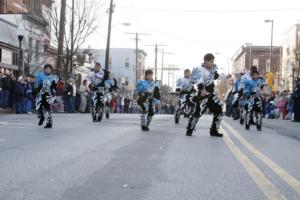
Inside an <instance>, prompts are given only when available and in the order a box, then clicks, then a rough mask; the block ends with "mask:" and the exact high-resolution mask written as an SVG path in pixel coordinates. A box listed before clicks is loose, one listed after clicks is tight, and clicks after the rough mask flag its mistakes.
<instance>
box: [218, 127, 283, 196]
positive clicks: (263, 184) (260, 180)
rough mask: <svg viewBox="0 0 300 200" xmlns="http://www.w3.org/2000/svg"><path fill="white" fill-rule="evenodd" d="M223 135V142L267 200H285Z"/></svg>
mask: <svg viewBox="0 0 300 200" xmlns="http://www.w3.org/2000/svg"><path fill="white" fill-rule="evenodd" d="M222 131H223V133H224V141H225V144H226V145H227V147H228V148H229V149H230V151H231V152H232V153H233V155H234V156H235V157H236V158H237V160H238V161H239V162H240V163H241V164H242V165H243V167H244V168H245V169H246V171H247V173H248V174H249V176H250V177H251V178H252V179H253V180H254V182H255V183H256V184H257V185H258V187H259V188H260V189H261V190H262V191H263V193H264V194H265V196H266V197H267V199H270V200H285V199H286V198H285V197H284V196H283V195H282V194H281V193H280V191H279V190H278V188H277V187H276V186H275V185H273V183H272V182H271V181H270V180H269V179H268V178H267V177H266V176H265V175H264V174H263V172H262V171H261V170H260V169H258V167H257V166H256V165H255V164H254V163H253V162H252V161H251V160H250V159H249V158H248V157H247V156H246V155H245V154H244V153H243V152H242V151H241V150H240V149H239V148H238V147H237V146H236V145H235V144H234V142H233V141H232V140H231V139H230V137H229V136H228V135H227V134H226V133H225V131H224V130H223V129H222Z"/></svg>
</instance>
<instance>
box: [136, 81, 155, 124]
mask: <svg viewBox="0 0 300 200" xmlns="http://www.w3.org/2000/svg"><path fill="white" fill-rule="evenodd" d="M159 89H160V82H159V81H148V80H138V81H137V83H136V94H137V95H139V97H138V100H137V103H138V105H139V106H140V110H141V112H142V114H141V127H142V129H143V128H148V127H149V125H150V122H151V120H152V117H153V115H154V105H153V104H154V103H157V104H158V103H160V94H159Z"/></svg>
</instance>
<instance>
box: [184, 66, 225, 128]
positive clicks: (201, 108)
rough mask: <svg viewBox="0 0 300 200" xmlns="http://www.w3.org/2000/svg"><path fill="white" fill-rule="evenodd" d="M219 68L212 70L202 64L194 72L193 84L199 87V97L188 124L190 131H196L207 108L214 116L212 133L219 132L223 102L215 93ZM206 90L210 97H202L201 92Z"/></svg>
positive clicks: (196, 99) (213, 67)
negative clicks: (215, 81) (215, 82)
mask: <svg viewBox="0 0 300 200" xmlns="http://www.w3.org/2000/svg"><path fill="white" fill-rule="evenodd" d="M218 77H219V74H218V67H217V65H213V66H212V67H211V68H208V67H206V66H205V65H204V64H202V65H201V66H200V67H196V68H194V69H193V71H192V82H193V83H195V84H196V85H197V88H198V95H197V96H195V97H194V99H193V101H194V102H195V103H196V109H195V112H194V114H193V117H191V118H190V120H189V124H188V127H187V128H188V131H189V130H194V129H195V126H196V124H197V122H198V120H199V118H200V117H201V116H202V115H203V114H204V112H205V111H206V109H207V108H209V110H210V111H211V112H212V113H213V114H214V117H213V122H212V126H211V133H212V132H217V130H218V129H219V126H220V123H221V120H222V119H221V117H222V102H221V100H220V98H219V97H218V96H217V95H216V94H215V93H214V80H216V79H218ZM202 90H205V91H206V92H207V93H208V95H207V96H204V97H203V96H201V91H202Z"/></svg>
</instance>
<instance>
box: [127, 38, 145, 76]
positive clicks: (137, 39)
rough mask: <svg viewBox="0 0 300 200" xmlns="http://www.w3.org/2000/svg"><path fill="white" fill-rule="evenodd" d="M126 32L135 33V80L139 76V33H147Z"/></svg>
mask: <svg viewBox="0 0 300 200" xmlns="http://www.w3.org/2000/svg"><path fill="white" fill-rule="evenodd" d="M126 34H134V35H135V38H134V40H135V77H136V81H137V80H138V78H139V77H138V76H139V35H149V34H147V33H126Z"/></svg>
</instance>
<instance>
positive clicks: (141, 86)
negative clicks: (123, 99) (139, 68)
mask: <svg viewBox="0 0 300 200" xmlns="http://www.w3.org/2000/svg"><path fill="white" fill-rule="evenodd" d="M151 83H152V81H147V80H138V81H137V82H136V93H138V94H139V93H143V92H148V89H149V88H150V86H151Z"/></svg>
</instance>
